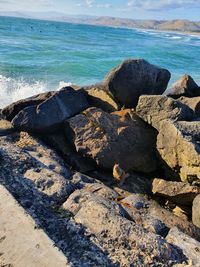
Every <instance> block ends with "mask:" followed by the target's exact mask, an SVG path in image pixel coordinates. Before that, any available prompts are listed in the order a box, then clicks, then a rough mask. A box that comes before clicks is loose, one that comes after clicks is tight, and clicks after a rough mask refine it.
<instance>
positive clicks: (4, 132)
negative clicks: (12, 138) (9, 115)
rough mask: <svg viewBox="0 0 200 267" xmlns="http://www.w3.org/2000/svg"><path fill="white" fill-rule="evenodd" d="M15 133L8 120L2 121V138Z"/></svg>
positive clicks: (0, 131) (0, 132)
mask: <svg viewBox="0 0 200 267" xmlns="http://www.w3.org/2000/svg"><path fill="white" fill-rule="evenodd" d="M13 132H14V128H13V126H12V124H11V123H10V122H9V121H7V120H1V119H0V136H5V135H8V134H11V133H13Z"/></svg>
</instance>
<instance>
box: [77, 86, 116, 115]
mask: <svg viewBox="0 0 200 267" xmlns="http://www.w3.org/2000/svg"><path fill="white" fill-rule="evenodd" d="M84 89H85V90H84ZM82 90H83V92H85V93H86V96H87V100H88V102H89V104H90V106H92V107H97V108H100V109H102V110H104V111H106V112H113V111H117V110H118V109H119V107H118V105H117V103H116V102H115V101H114V100H113V98H112V97H111V96H110V95H109V94H108V92H106V91H105V90H104V89H103V88H100V86H99V87H90V88H83V89H82Z"/></svg>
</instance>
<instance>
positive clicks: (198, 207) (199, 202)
mask: <svg viewBox="0 0 200 267" xmlns="http://www.w3.org/2000/svg"><path fill="white" fill-rule="evenodd" d="M192 222H193V224H194V225H196V226H197V227H199V228H200V195H198V196H197V197H196V198H195V199H194V201H193V205H192Z"/></svg>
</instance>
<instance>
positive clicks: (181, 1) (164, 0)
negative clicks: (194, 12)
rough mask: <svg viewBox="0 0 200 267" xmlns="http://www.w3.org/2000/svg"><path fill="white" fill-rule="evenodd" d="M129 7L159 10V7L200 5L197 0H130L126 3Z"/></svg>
mask: <svg viewBox="0 0 200 267" xmlns="http://www.w3.org/2000/svg"><path fill="white" fill-rule="evenodd" d="M127 6H128V7H129V8H130V7H131V8H139V9H146V10H160V9H177V8H191V7H193V8H194V7H200V1H199V0H160V1H158V0H143V1H141V0H130V1H128V3H127Z"/></svg>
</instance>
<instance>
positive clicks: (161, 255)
mask: <svg viewBox="0 0 200 267" xmlns="http://www.w3.org/2000/svg"><path fill="white" fill-rule="evenodd" d="M64 205H65V209H66V210H70V211H71V212H72V214H73V216H74V219H75V221H76V222H77V223H79V224H81V225H83V226H84V227H85V228H86V229H87V231H89V233H91V234H92V235H95V236H96V237H97V238H98V240H102V241H103V242H102V241H100V244H99V246H100V247H101V248H102V249H103V250H104V251H107V253H108V255H109V258H110V259H112V261H113V263H114V264H118V265H119V266H124V267H125V266H132V263H133V262H134V265H135V266H151V265H152V266H153V265H154V266H159V264H160V265H161V264H162V266H171V265H172V264H173V263H181V262H183V261H184V260H185V257H183V254H182V253H181V251H180V250H177V249H176V247H175V246H172V245H170V244H169V243H167V242H166V241H165V239H163V238H162V237H160V236H158V235H155V234H154V233H150V232H148V231H145V230H144V229H143V228H142V227H141V226H138V225H137V224H135V223H134V222H133V221H130V220H128V219H127V218H126V212H125V211H124V210H123V209H122V207H120V205H118V204H117V203H115V202H113V201H109V200H106V199H105V198H102V197H100V196H96V195H92V194H89V193H87V192H85V191H84V190H81V191H76V192H74V193H73V194H72V195H71V196H70V197H69V198H68V200H67V201H66V203H65V204H64ZM141 248H142V253H141ZM155 264H156V265H155Z"/></svg>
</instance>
